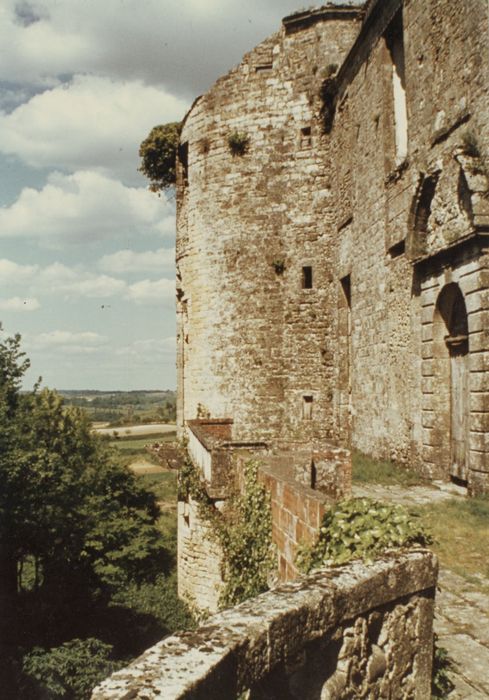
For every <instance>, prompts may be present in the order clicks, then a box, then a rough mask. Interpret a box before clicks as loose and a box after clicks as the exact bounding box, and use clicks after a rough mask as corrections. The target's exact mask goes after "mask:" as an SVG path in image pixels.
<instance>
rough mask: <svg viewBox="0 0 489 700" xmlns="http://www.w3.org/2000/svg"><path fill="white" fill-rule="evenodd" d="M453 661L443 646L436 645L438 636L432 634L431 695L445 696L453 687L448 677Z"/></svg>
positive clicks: (434, 696) (435, 696)
mask: <svg viewBox="0 0 489 700" xmlns="http://www.w3.org/2000/svg"><path fill="white" fill-rule="evenodd" d="M452 670H453V661H452V660H451V658H450V657H449V655H448V651H447V650H446V649H445V648H444V647H440V646H438V636H437V635H436V634H435V635H433V672H432V679H431V697H432V698H447V697H448V695H449V693H451V691H452V690H453V689H454V687H455V686H454V685H453V682H452V680H451V678H450V672H451V671H452Z"/></svg>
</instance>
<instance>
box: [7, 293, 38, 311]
mask: <svg viewBox="0 0 489 700" xmlns="http://www.w3.org/2000/svg"><path fill="white" fill-rule="evenodd" d="M40 307H41V305H40V303H39V302H38V300H37V299H34V298H31V297H27V298H25V299H23V298H21V297H11V298H10V299H0V311H22V312H24V311H37V309H39V308H40Z"/></svg>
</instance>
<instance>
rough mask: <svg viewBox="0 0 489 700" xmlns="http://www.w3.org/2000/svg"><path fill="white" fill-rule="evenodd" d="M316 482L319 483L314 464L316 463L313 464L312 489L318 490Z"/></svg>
mask: <svg viewBox="0 0 489 700" xmlns="http://www.w3.org/2000/svg"><path fill="white" fill-rule="evenodd" d="M316 481H317V469H316V465H315V464H314V462H311V488H312V489H315V488H316Z"/></svg>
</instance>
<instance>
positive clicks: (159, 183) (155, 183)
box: [139, 122, 182, 192]
mask: <svg viewBox="0 0 489 700" xmlns="http://www.w3.org/2000/svg"><path fill="white" fill-rule="evenodd" d="M181 128H182V125H181V123H180V122H170V123H168V124H159V125H158V126H155V127H153V129H151V131H150V132H149V135H148V136H147V138H145V139H144V141H143V142H142V144H141V146H140V147H139V156H140V158H141V165H140V167H139V170H140V172H142V173H143V175H145V176H146V177H147V178H148V179H149V181H150V186H149V189H150V190H151V191H152V192H160V191H161V190H165V189H168V188H169V187H172V186H173V185H175V181H176V158H177V149H178V142H179V139H180V131H181Z"/></svg>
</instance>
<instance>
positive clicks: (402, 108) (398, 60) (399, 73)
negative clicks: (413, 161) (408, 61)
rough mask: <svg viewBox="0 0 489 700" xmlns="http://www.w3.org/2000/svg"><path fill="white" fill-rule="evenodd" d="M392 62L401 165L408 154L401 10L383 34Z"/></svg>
mask: <svg viewBox="0 0 489 700" xmlns="http://www.w3.org/2000/svg"><path fill="white" fill-rule="evenodd" d="M385 40H386V44H387V48H388V49H389V53H390V57H391V61H392V90H393V96H394V124H395V140H396V163H397V164H398V165H399V164H400V163H402V162H403V161H404V160H405V159H406V157H407V154H408V117H407V103H406V66H405V59H404V27H403V22H402V10H400V11H399V12H398V13H397V14H396V16H395V17H394V19H393V20H392V22H391V23H390V25H389V27H388V29H387V32H386V34H385Z"/></svg>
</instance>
